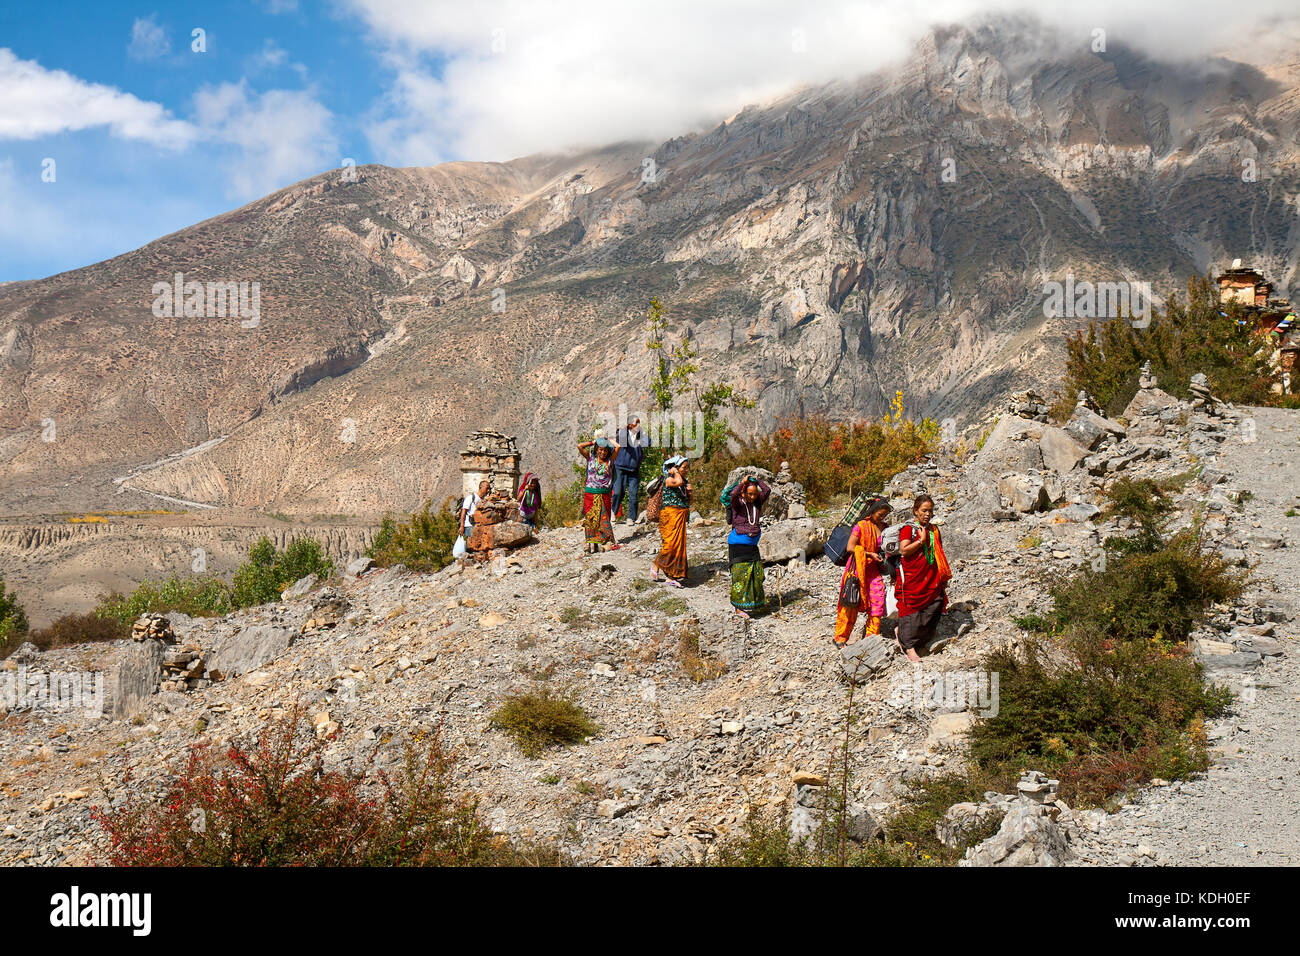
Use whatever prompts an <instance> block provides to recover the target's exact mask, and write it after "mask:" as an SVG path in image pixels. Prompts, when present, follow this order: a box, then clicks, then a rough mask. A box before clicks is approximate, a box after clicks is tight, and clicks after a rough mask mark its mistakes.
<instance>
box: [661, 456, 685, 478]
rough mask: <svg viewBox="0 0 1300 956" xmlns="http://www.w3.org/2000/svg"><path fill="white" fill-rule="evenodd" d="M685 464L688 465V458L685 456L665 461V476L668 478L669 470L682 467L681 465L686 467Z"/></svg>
mask: <svg viewBox="0 0 1300 956" xmlns="http://www.w3.org/2000/svg"><path fill="white" fill-rule="evenodd" d="M684 464H686V456H685V455H673V457H671V458H667V459H665V460H664V475H665V476H667V474H668V471H669V469H671V468H677V467H679V466H681V465H684Z"/></svg>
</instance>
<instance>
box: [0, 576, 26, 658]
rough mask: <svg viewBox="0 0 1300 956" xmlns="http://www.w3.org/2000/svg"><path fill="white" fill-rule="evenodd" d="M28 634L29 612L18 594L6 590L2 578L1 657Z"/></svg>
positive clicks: (0, 601) (0, 589) (0, 609)
mask: <svg viewBox="0 0 1300 956" xmlns="http://www.w3.org/2000/svg"><path fill="white" fill-rule="evenodd" d="M26 636H27V613H26V612H25V611H24V610H23V606H22V605H21V604H19V603H18V595H17V594H15V593H14V592H13V591H6V590H5V579H4V578H0V657H8V656H9V654H10V653H11V652H12V651H13V650H14V648H16V647H17V646H18V645H19V644H21V643H22V642H23V641H24V639H25V638H26Z"/></svg>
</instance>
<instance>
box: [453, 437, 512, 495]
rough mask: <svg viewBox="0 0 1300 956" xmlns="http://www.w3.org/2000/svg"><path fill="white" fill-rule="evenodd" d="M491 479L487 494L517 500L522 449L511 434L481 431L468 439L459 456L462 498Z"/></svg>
mask: <svg viewBox="0 0 1300 956" xmlns="http://www.w3.org/2000/svg"><path fill="white" fill-rule="evenodd" d="M485 478H486V479H487V480H488V486H489V487H488V493H489V494H493V493H496V492H501V493H503V494H505V495H507V496H508V497H510V498H514V496H515V492H516V491H518V490H519V449H518V447H516V445H515V440H514V438H513V437H512V436H510V435H503V434H501V433H500V432H494V431H489V430H487V429H480V430H479V431H476V432H474V434H472V435H470V436H469V441H468V442H466V443H465V450H464V451H462V452H461V453H460V479H461V481H460V484H461V495H462V496H463V495H467V494H469V493H470V492H476V491H478V484H479V482H480V481H482V480H483V479H485Z"/></svg>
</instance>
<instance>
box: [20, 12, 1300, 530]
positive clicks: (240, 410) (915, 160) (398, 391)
mask: <svg viewBox="0 0 1300 956" xmlns="http://www.w3.org/2000/svg"><path fill="white" fill-rule="evenodd" d="M1296 79H1297V72H1296V67H1295V64H1294V62H1292V61H1287V60H1284V61H1281V62H1279V63H1277V64H1262V65H1252V64H1247V63H1244V62H1237V61H1234V60H1233V59H1232V58H1231V56H1225V57H1224V58H1221V59H1218V60H1215V61H1213V62H1210V63H1201V64H1194V65H1186V66H1178V65H1173V64H1166V63H1158V62H1153V61H1150V60H1147V59H1144V58H1143V57H1141V56H1139V55H1138V54H1135V53H1132V52H1130V51H1126V50H1123V49H1121V48H1115V49H1113V50H1112V51H1111V52H1108V53H1106V54H1102V55H1095V54H1093V53H1092V52H1090V51H1089V50H1087V49H1086V48H1084V46H1082V45H1081V44H1077V43H1071V42H1065V41H1064V40H1063V39H1062V38H1058V37H1053V36H1051V35H1050V34H1048V33H1047V32H1046V31H1045V30H1043V29H1042V28H1040V27H1038V26H1035V25H1033V24H1031V23H1026V22H1013V21H999V22H998V23H996V24H995V25H992V26H988V27H983V28H980V29H965V28H945V29H941V30H936V31H935V32H934V33H933V34H932V35H931V36H929V37H928V38H927V39H926V40H925V41H924V42H922V43H921V44H920V45H919V46H918V48H917V50H916V51H915V55H914V56H913V57H911V58H910V59H909V61H908V64H907V66H906V67H905V68H903V69H901V70H899V71H897V72H894V73H890V74H887V75H875V76H870V77H868V78H866V79H863V80H860V81H853V82H845V83H843V84H839V85H835V86H831V87H826V88H820V89H814V90H807V91H803V92H800V93H798V94H796V95H793V96H790V97H788V98H787V99H785V100H783V101H781V102H778V103H774V104H767V105H764V106H761V107H751V108H747V109H745V110H743V111H741V112H740V113H738V114H737V115H736V116H734V117H732V118H731V119H729V120H728V121H727V122H725V123H722V124H720V125H719V126H717V127H716V128H715V129H712V130H709V131H707V132H704V133H699V134H692V135H686V136H682V137H679V138H676V139H673V140H670V141H668V142H665V143H659V144H623V145H616V146H611V147H610V148H608V149H604V150H599V151H594V152H590V153H586V154H582V155H577V156H562V157H560V156H555V157H530V158H527V159H522V160H518V161H515V162H511V163H505V164H475V163H454V164H449V165H446V166H439V167H436V168H432V169H387V168H381V167H365V168H362V169H359V170H357V171H356V172H357V175H356V176H355V177H354V179H353V181H348V180H345V179H344V178H343V176H342V174H341V173H340V172H339V171H334V172H330V173H324V174H322V175H320V176H317V177H314V178H312V179H309V180H306V181H304V182H302V183H299V184H297V185H295V186H292V187H290V188H287V189H284V190H281V191H279V192H277V193H274V194H272V195H271V196H268V197H266V198H265V199H262V200H259V201H257V202H254V203H252V204H250V205H248V206H246V207H244V208H242V209H238V210H235V211H233V212H230V213H227V214H225V215H222V216H218V217H216V218H214V219H212V220H209V221H207V222H204V223H200V224H198V225H196V226H193V227H191V228H189V229H185V230H182V231H181V232H178V233H176V234H174V235H171V236H167V237H164V238H162V239H159V240H157V241H156V242H153V243H150V244H149V245H148V246H145V247H144V248H142V249H139V250H136V251H135V252H132V253H129V254H127V255H124V256H120V257H118V258H116V259H113V260H110V261H108V262H104V263H99V264H97V265H94V266H90V267H87V268H85V269H80V270H76V271H74V272H69V273H65V274H62V275H58V276H54V277H51V278H49V279H45V280H41V281H34V282H19V283H11V284H8V285H6V286H5V287H4V288H3V289H2V290H0V489H3V490H2V491H0V509H3V510H4V511H5V512H7V513H10V514H13V513H22V514H30V513H51V512H64V511H69V510H76V509H84V508H107V507H117V508H119V509H121V508H140V507H157V506H158V502H159V500H160V499H159V498H158V497H156V496H164V497H165V498H167V499H174V500H175V501H179V502H181V503H186V502H188V503H192V504H201V505H212V506H219V507H223V508H230V507H233V508H252V509H259V510H275V511H281V512H285V513H288V514H295V515H304V514H318V513H329V514H338V513H346V514H360V515H377V514H379V513H381V512H383V511H384V510H385V509H387V508H390V507H391V508H394V509H401V508H406V507H412V506H415V505H416V504H418V502H419V501H420V500H421V499H422V498H424V497H427V496H430V495H432V496H434V497H435V498H437V497H440V496H441V495H442V494H443V493H445V492H448V491H450V490H452V489H453V487H454V486H455V484H456V476H455V471H454V452H455V451H456V449H457V446H458V445H459V443H460V442H461V441H462V440H463V438H464V436H465V435H466V434H467V433H468V432H469V431H470V430H472V428H474V427H478V426H480V425H490V426H497V427H500V428H502V429H504V430H506V431H508V432H511V433H514V434H516V435H518V436H519V439H520V445H521V447H522V448H524V449H525V450H526V456H527V460H526V462H525V464H526V466H528V467H531V468H533V469H534V470H536V471H539V472H541V473H542V474H543V475H544V476H546V477H548V478H549V477H557V476H559V475H561V474H562V473H563V472H564V467H565V464H564V463H565V460H566V458H567V456H568V448H569V447H570V441H571V439H572V438H573V436H574V435H575V433H576V431H577V430H578V429H579V428H580V427H584V426H586V425H588V424H589V423H590V422H591V421H592V420H593V418H594V416H595V415H597V414H599V413H601V412H609V413H614V412H616V411H617V409H618V407H619V405H620V403H626V404H627V405H628V406H629V407H631V408H636V407H637V406H638V405H644V403H645V400H646V398H647V395H646V385H647V380H648V371H649V365H648V358H647V356H646V354H645V351H644V349H643V345H642V341H643V334H642V327H641V316H642V315H643V314H644V310H645V307H646V303H647V301H648V300H649V298H650V296H651V295H656V294H657V295H659V296H661V297H662V298H663V299H664V301H665V302H666V303H667V305H668V309H669V315H670V318H671V320H672V334H673V335H674V336H675V337H680V336H685V335H689V336H691V337H692V338H693V339H694V340H695V342H696V343H697V344H698V346H699V347H700V349H701V351H702V355H703V363H704V366H705V371H706V375H708V376H717V377H726V378H728V379H730V380H733V381H735V382H737V383H739V384H741V385H742V386H743V388H744V390H745V391H746V393H747V394H748V395H749V396H751V397H752V398H754V399H755V400H756V402H757V407H756V408H755V409H754V410H753V411H752V412H749V413H746V414H744V415H741V416H738V417H737V419H736V421H735V422H734V424H735V426H736V427H737V428H738V430H740V431H742V432H744V431H749V430H752V429H754V428H756V427H758V426H759V425H760V424H770V423H771V421H772V420H773V419H774V418H775V417H776V416H779V415H782V414H788V413H793V412H799V411H805V410H814V409H828V410H830V411H831V412H832V413H834V414H836V415H868V414H872V413H876V412H879V411H881V410H882V409H883V407H884V405H885V403H886V402H887V400H888V398H889V397H892V395H893V393H894V391H895V390H896V389H902V390H903V391H904V392H905V393H907V395H908V397H909V402H910V407H911V408H912V410H914V411H916V412H927V413H931V414H934V415H936V416H938V417H947V416H953V417H956V418H958V419H959V420H962V421H965V420H968V419H969V418H971V417H978V416H979V415H980V414H981V413H982V412H983V411H984V410H986V409H987V408H988V407H989V406H990V405H991V404H994V403H996V402H997V401H999V400H1000V396H1002V395H1005V394H1006V393H1007V392H1008V391H1009V390H1011V389H1012V388H1014V387H1016V386H1020V385H1025V384H1029V385H1037V386H1040V387H1041V386H1042V385H1043V384H1044V383H1046V382H1050V381H1052V379H1053V378H1054V376H1055V372H1056V364H1057V361H1058V353H1057V346H1058V344H1059V340H1060V335H1061V333H1062V332H1063V331H1064V329H1063V328H1062V327H1061V325H1060V323H1059V322H1058V321H1057V320H1052V321H1050V322H1049V321H1048V320H1045V319H1044V318H1043V312H1042V308H1041V298H1042V295H1041V287H1042V282H1043V281H1044V280H1045V279H1049V278H1055V279H1060V278H1062V277H1063V276H1064V274H1065V273H1066V272H1067V271H1072V272H1073V273H1074V274H1076V275H1078V276H1080V277H1085V276H1090V277H1093V278H1101V279H1105V280H1124V279H1131V280H1135V281H1149V282H1151V283H1152V284H1153V286H1154V288H1155V289H1156V290H1157V291H1158V292H1168V291H1171V290H1176V289H1178V288H1180V287H1181V286H1182V284H1183V282H1184V281H1185V279H1186V277H1187V276H1188V275H1189V274H1192V273H1198V272H1203V271H1205V270H1207V269H1209V268H1211V267H1214V266H1221V265H1223V264H1225V263H1226V262H1227V261H1228V260H1229V259H1230V258H1232V257H1234V256H1237V255H1243V254H1245V255H1250V256H1251V257H1252V258H1253V259H1254V261H1255V262H1256V264H1257V265H1259V266H1261V267H1263V268H1264V269H1265V270H1266V271H1267V272H1268V273H1269V274H1271V275H1273V276H1275V277H1277V278H1278V279H1279V280H1280V285H1281V286H1282V287H1284V288H1290V287H1292V286H1293V285H1294V283H1295V281H1296V264H1297V259H1296V256H1297V251H1296V250H1297V241H1296V240H1297V234H1296V226H1295V222H1296V218H1295V202H1296V199H1295V197H1296V195H1297V192H1298V191H1300V181H1298V180H1297V179H1296V169H1297V164H1296V158H1297V157H1296V153H1295V149H1296V147H1295V142H1296V135H1295V134H1296V120H1297V110H1296V103H1297V97H1296ZM1246 161H1250V162H1251V163H1253V164H1254V168H1255V169H1256V170H1257V176H1256V177H1255V178H1254V179H1253V180H1252V181H1243V177H1242V172H1243V169H1244V166H1243V163H1244V162H1246ZM651 173H653V174H652V175H651ZM177 273H180V274H182V275H184V276H185V277H186V279H188V280H197V281H220V280H229V281H234V282H258V283H259V284H260V289H261V300H260V301H261V306H260V320H259V322H258V324H257V325H256V326H254V327H245V326H244V324H243V322H241V320H240V319H239V318H238V317H237V316H236V317H234V318H231V317H229V316H225V317H217V318H207V317H204V318H188V319H187V318H175V317H171V318H167V317H161V318H160V317H158V316H156V315H154V314H153V310H152V305H153V302H154V298H155V296H154V293H153V291H152V290H153V286H154V284H155V283H159V282H170V281H172V280H173V277H174V275H175V274H177ZM496 290H501V291H500V292H497V291H496ZM502 296H503V298H502ZM494 304H495V305H496V306H497V310H494ZM209 442H210V443H211V444H209V445H206V446H205V448H204V450H202V451H200V452H198V453H196V454H192V455H189V456H186V457H178V458H172V457H170V456H175V455H177V454H178V453H180V452H182V451H184V450H186V449H191V448H195V447H198V446H200V445H201V444H204V443H209ZM114 479H122V480H120V481H115V480H114ZM124 501H125V502H126V504H125V505H124V504H123V502H124ZM175 501H174V502H172V503H175Z"/></svg>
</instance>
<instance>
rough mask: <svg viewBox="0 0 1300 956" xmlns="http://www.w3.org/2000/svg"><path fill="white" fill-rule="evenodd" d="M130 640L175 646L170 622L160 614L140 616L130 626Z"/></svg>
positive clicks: (174, 636)
mask: <svg viewBox="0 0 1300 956" xmlns="http://www.w3.org/2000/svg"><path fill="white" fill-rule="evenodd" d="M131 640H133V641H162V642H163V643H164V644H175V643H176V635H175V634H174V633H173V632H172V622H171V621H169V620H168V619H167V618H165V617H163V616H162V615H161V614H141V615H140V616H139V617H138V618H137V619H136V621H135V623H134V624H132V625H131Z"/></svg>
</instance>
